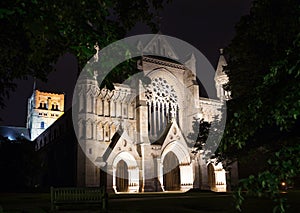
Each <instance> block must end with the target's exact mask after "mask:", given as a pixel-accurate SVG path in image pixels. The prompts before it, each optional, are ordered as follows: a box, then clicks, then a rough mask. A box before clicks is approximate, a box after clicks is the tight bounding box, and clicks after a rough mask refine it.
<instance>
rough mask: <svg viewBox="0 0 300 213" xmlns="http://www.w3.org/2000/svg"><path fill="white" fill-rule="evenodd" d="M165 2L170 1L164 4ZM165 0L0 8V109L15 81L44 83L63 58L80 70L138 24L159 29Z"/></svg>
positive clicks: (28, 1)
mask: <svg viewBox="0 0 300 213" xmlns="http://www.w3.org/2000/svg"><path fill="white" fill-rule="evenodd" d="M166 1H167V2H168V1H169V0H166ZM163 4H164V0H132V1H122V0H99V1H92V0H74V1H65V0H53V1H49V0H48V1H36V0H17V1H1V3H0V31H1V35H0V39H1V44H0V50H1V51H0V60H1V65H0V75H1V78H0V106H1V107H2V108H3V107H4V103H3V100H4V98H6V97H8V94H9V91H11V90H13V89H14V88H15V87H16V85H15V84H14V83H13V80H14V79H22V78H26V77H27V76H34V77H36V78H39V79H41V80H46V76H47V74H48V73H49V72H50V71H52V70H53V69H54V64H55V63H56V61H57V60H58V58H59V57H60V56H62V55H63V54H65V53H67V52H69V53H72V54H74V55H75V56H76V57H77V59H78V63H79V69H80V70H81V68H82V67H83V65H84V64H85V63H86V62H87V61H88V59H89V58H90V57H91V56H92V55H93V53H94V52H95V50H94V48H93V46H94V44H95V43H96V42H98V43H99V45H100V47H101V46H106V45H108V44H110V43H111V42H113V41H116V40H118V39H120V38H123V37H124V36H125V35H126V32H127V31H128V30H130V29H131V28H132V27H133V26H134V25H135V24H136V23H138V22H144V23H146V24H147V25H148V26H149V27H150V28H151V29H152V30H154V29H155V17H156V15H157V14H158V12H159V10H161V9H162V7H163Z"/></svg>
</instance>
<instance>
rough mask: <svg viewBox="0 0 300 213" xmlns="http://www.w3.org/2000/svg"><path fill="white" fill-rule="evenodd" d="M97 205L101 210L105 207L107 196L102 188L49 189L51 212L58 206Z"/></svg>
mask: <svg viewBox="0 0 300 213" xmlns="http://www.w3.org/2000/svg"><path fill="white" fill-rule="evenodd" d="M80 204H86V205H97V206H100V208H101V209H102V210H104V211H105V210H106V207H107V194H106V192H105V189H104V187H101V188H100V187H88V188H54V187H51V211H52V212H53V211H55V210H56V209H57V207H60V206H67V205H68V206H70V205H72V206H74V205H80Z"/></svg>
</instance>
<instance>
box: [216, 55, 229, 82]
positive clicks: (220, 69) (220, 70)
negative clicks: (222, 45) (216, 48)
mask: <svg viewBox="0 0 300 213" xmlns="http://www.w3.org/2000/svg"><path fill="white" fill-rule="evenodd" d="M224 66H227V62H226V59H225V57H224V55H223V49H220V57H219V61H218V65H217V70H216V74H215V78H217V77H219V76H226V73H225V72H224Z"/></svg>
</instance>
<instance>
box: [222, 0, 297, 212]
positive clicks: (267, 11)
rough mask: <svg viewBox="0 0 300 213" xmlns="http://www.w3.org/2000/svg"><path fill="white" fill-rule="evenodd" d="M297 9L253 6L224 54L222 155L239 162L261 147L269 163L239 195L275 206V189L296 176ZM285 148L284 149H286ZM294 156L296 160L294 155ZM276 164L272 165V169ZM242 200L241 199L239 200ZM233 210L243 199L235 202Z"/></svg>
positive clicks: (271, 2) (266, 0)
mask: <svg viewBox="0 0 300 213" xmlns="http://www.w3.org/2000/svg"><path fill="white" fill-rule="evenodd" d="M299 17H300V4H299V1H297V0H287V1H279V0H262V1H254V2H253V5H252V8H251V10H250V14H249V15H247V16H245V17H243V18H242V19H241V20H240V22H239V23H238V24H237V26H236V36H235V38H234V39H233V40H232V42H231V44H230V45H229V46H228V48H227V49H226V52H227V53H228V56H229V59H228V66H227V67H226V73H227V75H228V76H229V81H230V83H229V84H228V85H226V88H225V89H230V90H231V91H232V96H233V99H232V100H231V101H229V102H228V109H229V119H228V122H227V126H226V130H225V137H224V139H223V143H222V151H224V153H225V154H226V155H228V156H231V157H240V156H241V154H246V153H247V151H249V149H253V150H255V149H258V147H264V148H265V149H266V150H267V151H268V156H270V159H277V158H278V156H280V157H281V159H280V162H279V161H278V160H279V158H278V159H277V160H275V161H274V160H269V161H268V162H269V165H268V167H266V170H265V171H264V172H260V173H258V174H253V175H252V176H250V177H249V178H248V179H247V180H243V181H241V188H240V190H239V193H241V190H247V191H248V193H249V194H254V195H257V196H269V197H271V198H273V199H274V201H277V204H278V205H277V207H276V211H277V210H278V211H281V212H284V211H285V208H284V205H283V199H282V197H280V196H279V189H278V184H279V183H280V181H281V180H289V179H291V178H292V177H293V176H296V175H299V174H300V167H299V166H300V165H299V164H298V163H291V162H299V132H298V130H297V129H298V128H299V120H300V62H299V61H300V49H299V48H300V43H299V42H300V24H299V21H300V19H299ZM287 144H288V147H287ZM297 151H298V154H297ZM276 162H277V163H276ZM239 195H241V194H239ZM237 198H239V200H238V208H240V204H241V201H242V196H237Z"/></svg>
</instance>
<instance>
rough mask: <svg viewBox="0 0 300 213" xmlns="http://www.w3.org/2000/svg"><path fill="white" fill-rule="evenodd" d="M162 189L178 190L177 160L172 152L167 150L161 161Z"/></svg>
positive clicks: (178, 170)
mask: <svg viewBox="0 0 300 213" xmlns="http://www.w3.org/2000/svg"><path fill="white" fill-rule="evenodd" d="M163 174H164V177H163V178H164V182H163V184H164V189H165V191H178V190H180V185H181V184H180V168H179V161H178V159H177V157H176V155H175V154H174V153H173V152H169V153H168V154H167V155H166V157H165V158H164V161H163Z"/></svg>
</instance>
